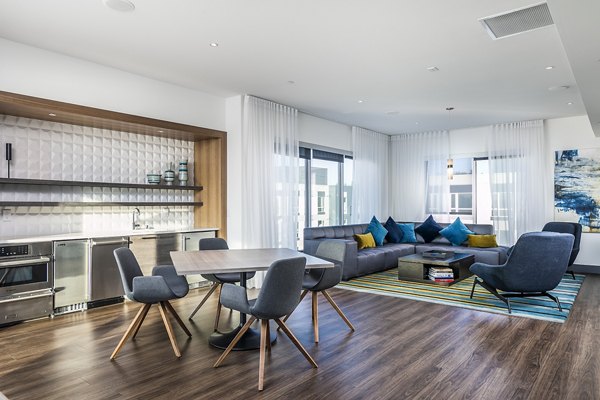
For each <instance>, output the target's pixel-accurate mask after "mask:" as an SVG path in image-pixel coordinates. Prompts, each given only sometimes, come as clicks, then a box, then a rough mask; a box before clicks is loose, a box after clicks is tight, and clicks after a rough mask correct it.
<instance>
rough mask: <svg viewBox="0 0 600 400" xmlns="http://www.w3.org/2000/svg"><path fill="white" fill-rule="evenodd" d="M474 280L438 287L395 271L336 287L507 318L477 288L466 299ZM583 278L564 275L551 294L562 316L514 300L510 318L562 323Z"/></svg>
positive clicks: (546, 305)
mask: <svg viewBox="0 0 600 400" xmlns="http://www.w3.org/2000/svg"><path fill="white" fill-rule="evenodd" d="M474 278H475V277H474V276H472V277H469V278H467V279H465V280H463V281H461V282H458V283H456V284H454V285H452V286H437V285H431V284H426V283H419V282H409V281H400V280H398V270H397V269H396V268H394V269H390V270H387V271H383V272H378V273H375V274H371V275H366V276H362V277H359V278H354V279H352V280H350V281H347V282H341V283H339V284H338V285H337V286H336V287H337V288H340V289H347V290H354V291H357V292H366V293H373V294H380V295H384V296H393V297H401V298H404V299H411V300H421V301H428V302H431V303H438V304H446V305H450V306H457V307H463V308H470V309H473V310H479V311H487V312H493V313H498V314H506V315H508V310H507V308H506V305H505V304H504V303H503V302H502V301H500V300H499V299H497V298H496V297H494V296H493V295H492V294H491V293H489V292H488V291H487V290H485V289H484V288H482V287H481V286H479V285H477V286H476V287H475V294H474V295H473V298H472V299H470V298H469V295H470V293H471V287H472V285H473V279H474ZM584 278H585V275H579V274H575V279H573V277H572V276H571V275H570V274H565V276H564V277H563V279H562V281H561V282H560V284H559V285H558V287H557V288H556V289H554V290H552V291H551V292H550V293H551V294H552V295H554V296H558V298H559V299H560V304H561V306H562V308H563V312H560V311H558V308H557V307H556V303H554V302H553V301H552V300H550V299H549V298H547V297H531V298H518V297H517V298H511V299H510V303H511V307H512V314H511V315H514V316H519V317H527V318H535V319H542V320H546V321H552V322H560V323H563V322H565V321H566V320H567V317H568V316H569V312H570V311H571V309H572V307H573V303H574V302H575V298H576V297H577V293H579V289H580V288H581V284H582V283H583V279H584Z"/></svg>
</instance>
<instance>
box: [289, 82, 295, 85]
mask: <svg viewBox="0 0 600 400" xmlns="http://www.w3.org/2000/svg"><path fill="white" fill-rule="evenodd" d="M288 83H289V84H290V85H293V84H294V83H296V82H295V81H288Z"/></svg>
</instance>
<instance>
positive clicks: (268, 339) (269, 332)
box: [267, 321, 271, 351]
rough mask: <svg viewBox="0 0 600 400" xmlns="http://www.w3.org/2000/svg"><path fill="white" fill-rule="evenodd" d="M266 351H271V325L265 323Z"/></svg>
mask: <svg viewBox="0 0 600 400" xmlns="http://www.w3.org/2000/svg"><path fill="white" fill-rule="evenodd" d="M267 350H269V351H271V323H270V322H269V321H267Z"/></svg>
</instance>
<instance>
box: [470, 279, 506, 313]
mask: <svg viewBox="0 0 600 400" xmlns="http://www.w3.org/2000/svg"><path fill="white" fill-rule="evenodd" d="M475 283H477V284H479V285H480V286H481V287H483V288H484V289H485V290H487V291H488V292H490V293H491V294H493V295H494V296H496V297H497V298H498V299H499V300H501V301H502V302H503V303H504V304H506V307H507V308H508V313H509V314H512V308H511V306H510V300H508V298H506V297H504V296H502V295H501V294H500V293H498V291H497V290H496V288H494V287H492V286H490V285H488V284H487V283H485V281H483V280H480V279H478V278H475V282H473V285H475Z"/></svg>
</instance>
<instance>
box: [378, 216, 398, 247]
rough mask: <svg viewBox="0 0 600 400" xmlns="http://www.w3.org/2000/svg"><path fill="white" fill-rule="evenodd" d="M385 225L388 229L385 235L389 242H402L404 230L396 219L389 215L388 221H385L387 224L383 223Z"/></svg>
mask: <svg viewBox="0 0 600 400" xmlns="http://www.w3.org/2000/svg"><path fill="white" fill-rule="evenodd" d="M383 227H384V228H385V229H387V231H388V233H387V236H386V237H385V238H386V239H387V241H388V242H390V243H400V241H401V240H402V230H400V228H398V225H396V221H394V220H393V219H392V217H389V218H388V219H387V221H385V225H383Z"/></svg>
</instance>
